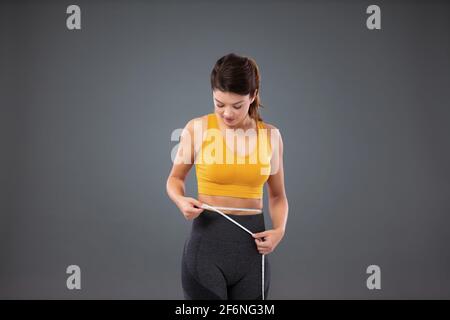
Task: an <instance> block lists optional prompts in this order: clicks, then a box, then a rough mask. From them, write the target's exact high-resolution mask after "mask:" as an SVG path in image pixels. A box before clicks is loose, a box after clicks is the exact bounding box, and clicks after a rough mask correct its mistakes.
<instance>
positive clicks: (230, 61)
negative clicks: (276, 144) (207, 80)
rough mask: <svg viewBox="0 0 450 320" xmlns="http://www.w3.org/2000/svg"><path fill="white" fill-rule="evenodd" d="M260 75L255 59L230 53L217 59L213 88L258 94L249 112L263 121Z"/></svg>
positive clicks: (213, 72)
mask: <svg viewBox="0 0 450 320" xmlns="http://www.w3.org/2000/svg"><path fill="white" fill-rule="evenodd" d="M259 83H260V75H259V69H258V65H257V64H256V62H255V60H253V59H252V58H248V57H245V56H240V55H237V54H235V53H230V54H227V55H225V56H223V57H222V58H220V59H219V60H217V62H216V64H215V66H214V68H213V70H212V72H211V89H212V90H213V91H214V90H215V89H218V90H220V91H223V92H232V93H236V94H240V95H247V94H250V98H252V97H253V95H254V94H255V91H256V89H258V92H257V94H256V97H255V100H254V101H253V102H252V104H251V105H250V108H249V110H248V113H249V115H250V117H252V118H253V119H255V120H259V121H262V118H261V115H260V114H259V107H264V106H263V105H262V104H261V100H260V98H259Z"/></svg>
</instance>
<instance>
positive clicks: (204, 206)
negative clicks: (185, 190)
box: [201, 203, 264, 300]
mask: <svg viewBox="0 0 450 320" xmlns="http://www.w3.org/2000/svg"><path fill="white" fill-rule="evenodd" d="M201 207H202V208H203V209H209V210H213V211H215V212H217V213H219V214H221V215H222V216H223V217H225V218H227V219H228V220H230V221H231V222H233V223H234V224H235V225H237V226H238V227H240V228H242V229H244V230H245V231H246V232H248V233H250V235H252V236H253V232H251V231H250V230H248V229H247V228H246V227H244V226H243V225H241V224H240V223H238V222H236V221H235V220H233V219H231V218H230V217H229V216H228V215H226V214H225V213H223V212H222V211H220V210H218V209H222V210H225V209H227V210H243V211H258V212H259V211H261V210H259V209H247V208H229V207H212V206H209V205H207V204H205V203H204V204H202V206H201ZM261 256H262V259H261V270H262V273H261V279H262V281H261V292H262V299H263V300H264V254H261Z"/></svg>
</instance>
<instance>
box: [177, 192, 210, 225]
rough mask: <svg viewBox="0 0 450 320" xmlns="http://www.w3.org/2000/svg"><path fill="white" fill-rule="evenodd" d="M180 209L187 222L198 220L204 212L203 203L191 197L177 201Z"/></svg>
mask: <svg viewBox="0 0 450 320" xmlns="http://www.w3.org/2000/svg"><path fill="white" fill-rule="evenodd" d="M177 205H178V208H179V209H180V211H181V212H182V213H183V215H184V217H185V218H186V219H187V220H192V219H195V218H197V217H198V216H199V215H200V213H202V212H203V210H205V209H203V208H201V206H202V203H201V202H200V201H198V200H197V199H194V198H191V197H180V198H179V200H178V201H177Z"/></svg>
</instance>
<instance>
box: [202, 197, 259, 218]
mask: <svg viewBox="0 0 450 320" xmlns="http://www.w3.org/2000/svg"><path fill="white" fill-rule="evenodd" d="M198 200H199V201H201V202H203V203H205V204H207V205H210V206H214V207H231V208H246V209H259V210H261V212H257V211H242V210H226V209H220V211H222V212H223V213H226V214H238V215H254V214H262V208H263V200H262V199H250V198H235V197H225V196H211V195H207V194H201V193H199V194H198Z"/></svg>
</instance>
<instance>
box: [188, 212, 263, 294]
mask: <svg viewBox="0 0 450 320" xmlns="http://www.w3.org/2000/svg"><path fill="white" fill-rule="evenodd" d="M228 216H229V217H230V218H231V219H233V220H235V221H236V222H238V223H239V224H241V225H242V226H244V227H246V228H247V229H249V230H250V231H251V232H253V233H256V232H262V231H264V230H265V223H264V214H263V213H258V214H250V215H237V214H228ZM261 258H262V257H261V254H260V253H259V251H258V249H257V247H256V243H255V238H253V237H252V236H251V235H250V234H249V233H248V232H246V231H245V230H243V229H242V228H240V227H239V226H237V225H235V224H234V223H233V222H231V221H229V220H228V219H226V218H225V217H223V216H221V215H220V214H219V213H217V212H214V211H211V210H207V209H205V210H203V212H202V213H201V214H200V215H199V216H198V217H197V218H195V219H194V220H193V221H192V228H191V233H190V235H189V237H188V238H187V239H186V241H185V243H184V248H183V255H182V261H181V280H182V287H183V293H184V297H185V299H187V300H199V299H200V300H261V299H262V298H263V297H262V281H261V278H262V265H261V263H262V262H261ZM264 287H265V288H264V299H267V294H268V291H269V287H270V263H269V259H268V256H267V255H265V256H264Z"/></svg>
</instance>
